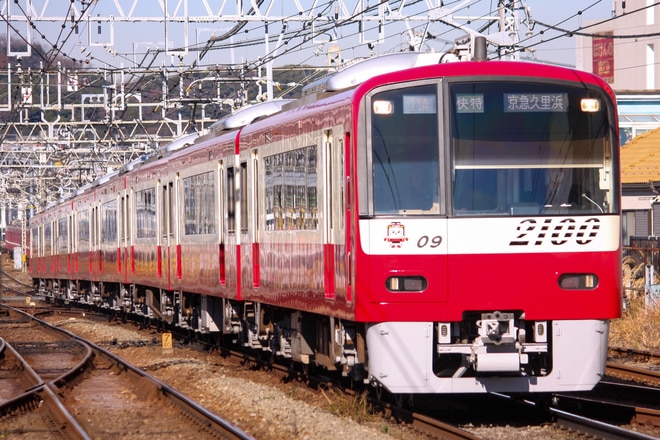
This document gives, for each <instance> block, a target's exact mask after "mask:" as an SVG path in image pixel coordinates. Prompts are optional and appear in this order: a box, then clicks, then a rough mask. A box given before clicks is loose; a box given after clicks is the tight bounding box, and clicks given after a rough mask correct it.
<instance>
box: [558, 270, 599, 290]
mask: <svg viewBox="0 0 660 440" xmlns="http://www.w3.org/2000/svg"><path fill="white" fill-rule="evenodd" d="M597 286H598V277H597V276H596V275H594V274H592V273H565V274H562V275H560V276H559V287H561V288H562V289H570V290H573V289H577V290H584V289H587V290H590V289H595V288H596V287H597Z"/></svg>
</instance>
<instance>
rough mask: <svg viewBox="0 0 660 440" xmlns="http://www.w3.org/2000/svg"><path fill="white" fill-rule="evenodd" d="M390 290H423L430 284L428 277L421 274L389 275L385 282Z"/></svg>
mask: <svg viewBox="0 0 660 440" xmlns="http://www.w3.org/2000/svg"><path fill="white" fill-rule="evenodd" d="M385 285H386V287H387V290H389V291H390V292H421V291H423V290H424V289H426V286H428V281H426V278H424V277H420V276H404V275H401V276H395V277H389V278H388V279H387V281H386V282H385Z"/></svg>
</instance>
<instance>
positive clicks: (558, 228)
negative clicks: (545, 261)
mask: <svg viewBox="0 0 660 440" xmlns="http://www.w3.org/2000/svg"><path fill="white" fill-rule="evenodd" d="M516 230H517V231H518V236H517V237H516V238H514V239H513V240H511V241H510V242H509V246H540V245H542V244H543V243H544V242H545V243H547V242H550V243H551V244H553V245H555V246H561V245H563V244H566V243H568V242H574V243H577V244H579V245H585V244H589V243H591V242H592V241H593V240H594V239H595V238H596V236H597V235H598V231H599V230H600V220H598V219H597V218H593V217H592V218H587V219H584V220H582V219H580V221H578V220H576V219H574V218H564V219H561V220H559V219H552V218H547V219H545V220H543V221H540V220H536V219H533V218H528V219H525V220H522V221H521V222H520V223H519V224H518V227H517V228H516Z"/></svg>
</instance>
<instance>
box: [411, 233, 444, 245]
mask: <svg viewBox="0 0 660 440" xmlns="http://www.w3.org/2000/svg"><path fill="white" fill-rule="evenodd" d="M441 243H442V237H441V236H439V235H436V236H433V237H429V236H428V235H422V236H421V237H419V240H417V247H418V248H423V247H427V246H428V247H430V248H437V247H438V246H440V244H441Z"/></svg>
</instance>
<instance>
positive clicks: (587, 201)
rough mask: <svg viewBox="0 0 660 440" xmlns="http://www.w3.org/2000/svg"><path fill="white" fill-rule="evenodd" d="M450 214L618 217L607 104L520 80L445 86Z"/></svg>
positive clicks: (595, 96)
mask: <svg viewBox="0 0 660 440" xmlns="http://www.w3.org/2000/svg"><path fill="white" fill-rule="evenodd" d="M449 92H450V93H449V96H450V99H451V101H450V107H451V109H450V110H451V112H450V121H451V122H450V123H451V127H450V133H451V152H450V158H451V159H450V160H451V188H452V202H451V204H452V209H451V212H453V214H454V215H534V214H542V215H552V214H558V215H568V214H570V215H574V214H581V213H585V214H601V213H603V214H604V213H613V212H617V211H618V209H619V207H618V205H617V200H618V194H617V191H618V190H617V188H618V181H617V177H616V176H617V175H616V173H615V169H614V166H615V165H614V161H613V152H612V149H613V148H614V147H615V146H616V143H615V142H613V134H614V130H613V129H612V126H611V120H612V118H611V115H610V106H608V104H607V103H608V102H609V100H608V99H607V98H606V96H605V95H604V94H603V93H602V92H599V91H597V90H595V89H588V88H578V87H566V86H561V85H552V84H541V83H521V82H481V83H475V82H470V83H453V84H450V86H449Z"/></svg>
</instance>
